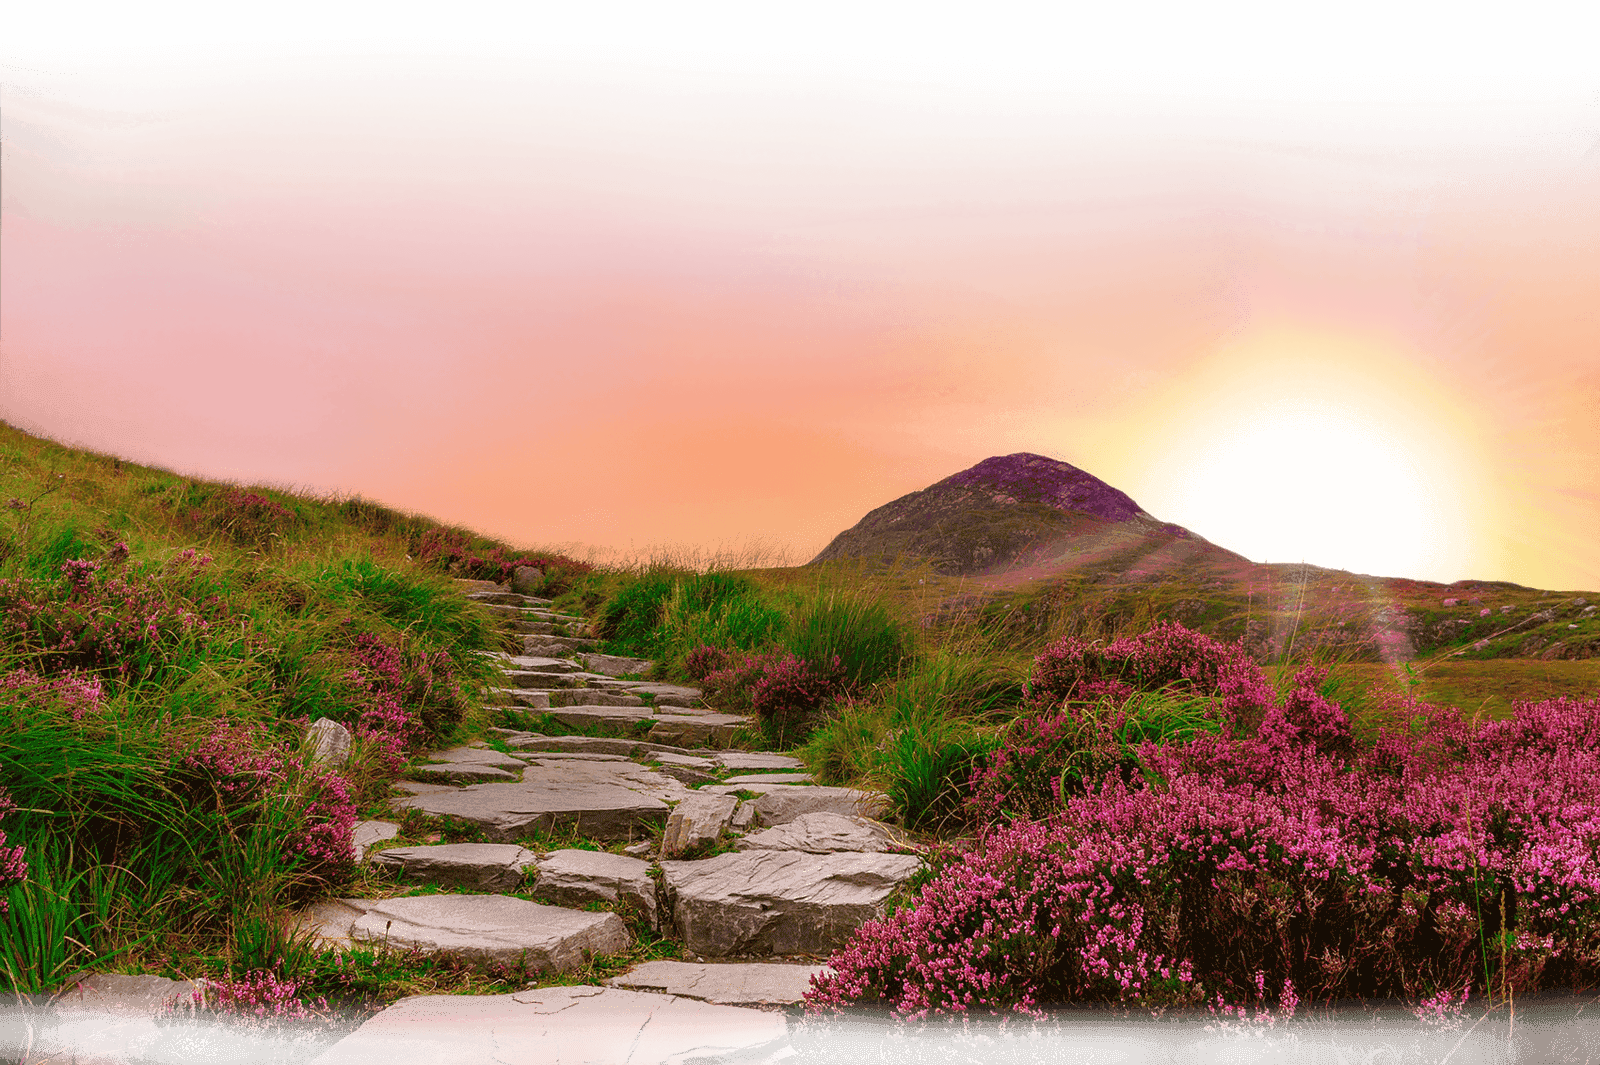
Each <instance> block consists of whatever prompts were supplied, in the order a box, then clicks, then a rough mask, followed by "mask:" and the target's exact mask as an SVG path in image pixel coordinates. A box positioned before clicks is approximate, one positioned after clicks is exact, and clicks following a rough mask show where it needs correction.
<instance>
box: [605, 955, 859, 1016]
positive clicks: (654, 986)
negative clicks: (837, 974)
mask: <svg viewBox="0 0 1600 1065" xmlns="http://www.w3.org/2000/svg"><path fill="white" fill-rule="evenodd" d="M827 971H828V967H827V966H826V965H783V964H778V963H774V962H759V961H756V962H745V963H743V964H731V965H730V964H723V965H705V964H695V963H692V962H686V961H647V962H645V963H644V964H643V965H640V966H639V967H637V968H635V969H633V970H631V971H630V972H626V973H624V974H622V975H621V976H613V977H612V978H611V979H609V980H607V981H606V983H607V984H609V985H610V986H612V987H628V988H633V989H634V990H636V991H660V992H662V993H663V994H667V995H682V996H683V997H684V998H696V999H700V1000H701V1001H703V1002H715V1003H717V1004H718V1005H722V1006H788V1005H792V1004H794V1003H796V1002H799V1001H800V999H801V997H802V996H804V995H805V993H806V992H807V991H809V990H810V989H811V978H812V977H813V976H821V975H822V974H823V973H826V972H827Z"/></svg>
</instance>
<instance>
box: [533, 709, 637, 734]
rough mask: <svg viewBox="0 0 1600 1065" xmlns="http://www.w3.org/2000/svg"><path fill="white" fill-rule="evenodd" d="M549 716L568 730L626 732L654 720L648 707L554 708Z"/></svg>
mask: <svg viewBox="0 0 1600 1065" xmlns="http://www.w3.org/2000/svg"><path fill="white" fill-rule="evenodd" d="M549 713H550V716H551V717H553V718H555V719H556V720H557V721H559V722H561V723H562V724H563V725H565V726H567V727H568V728H596V729H613V730H616V731H619V732H626V731H629V730H630V729H632V728H634V727H635V726H638V725H643V724H644V723H645V722H647V721H653V720H655V716H656V715H655V711H653V710H651V709H650V708H649V707H648V706H555V707H551V708H550V711H549Z"/></svg>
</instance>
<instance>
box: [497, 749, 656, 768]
mask: <svg viewBox="0 0 1600 1065" xmlns="http://www.w3.org/2000/svg"><path fill="white" fill-rule="evenodd" d="M518 757H520V758H521V759H522V760H523V762H524V763H528V762H545V763H548V764H550V765H559V764H560V763H562V762H567V761H574V760H576V761H579V762H631V761H633V759H632V758H629V757H628V756H627V755H622V754H599V753H596V752H592V751H526V752H524V753H523V754H521V755H519V756H518Z"/></svg>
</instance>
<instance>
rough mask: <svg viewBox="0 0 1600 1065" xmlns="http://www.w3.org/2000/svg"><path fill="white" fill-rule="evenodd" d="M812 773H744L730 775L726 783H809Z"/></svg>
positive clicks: (812, 778)
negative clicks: (734, 775)
mask: <svg viewBox="0 0 1600 1065" xmlns="http://www.w3.org/2000/svg"><path fill="white" fill-rule="evenodd" d="M814 779H816V778H814V777H813V776H812V775H811V774H810V773H744V774H741V775H739V776H736V777H728V778H727V779H726V780H724V781H723V783H724V784H809V783H811V782H812V780H814Z"/></svg>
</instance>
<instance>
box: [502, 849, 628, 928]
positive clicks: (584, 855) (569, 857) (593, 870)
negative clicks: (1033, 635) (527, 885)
mask: <svg viewBox="0 0 1600 1065" xmlns="http://www.w3.org/2000/svg"><path fill="white" fill-rule="evenodd" d="M538 869H539V881H538V883H537V884H535V885H534V889H533V895H534V897H535V898H537V899H539V900H540V901H541V902H550V903H555V904H557V905H562V906H582V905H584V904H585V903H589V902H611V903H615V902H626V903H629V904H631V905H632V906H634V907H635V908H636V909H638V910H639V911H640V912H641V913H642V914H643V915H644V917H645V920H647V921H648V922H649V923H650V927H651V928H657V927H659V916H658V914H657V912H656V882H655V881H654V880H653V879H651V877H650V863H649V862H647V861H642V860H640V859H638V858H629V857H626V856H625V855H621V854H608V853H606V852H605V851H586V850H577V849H568V850H558V851H551V852H550V853H549V854H548V855H546V856H545V857H543V858H540V859H539V860H538Z"/></svg>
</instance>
